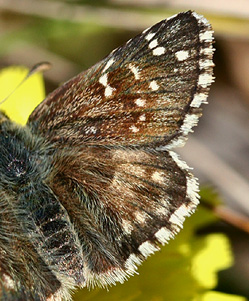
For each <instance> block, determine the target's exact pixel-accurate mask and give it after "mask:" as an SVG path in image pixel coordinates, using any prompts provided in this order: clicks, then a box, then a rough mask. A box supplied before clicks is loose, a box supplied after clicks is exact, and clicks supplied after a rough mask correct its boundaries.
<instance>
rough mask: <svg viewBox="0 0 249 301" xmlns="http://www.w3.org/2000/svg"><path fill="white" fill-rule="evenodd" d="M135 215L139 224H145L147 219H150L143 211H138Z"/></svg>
mask: <svg viewBox="0 0 249 301" xmlns="http://www.w3.org/2000/svg"><path fill="white" fill-rule="evenodd" d="M134 215H135V220H136V221H137V222H139V223H140V224H144V223H145V221H146V219H147V218H148V215H147V213H145V212H143V211H136V212H135V213H134Z"/></svg>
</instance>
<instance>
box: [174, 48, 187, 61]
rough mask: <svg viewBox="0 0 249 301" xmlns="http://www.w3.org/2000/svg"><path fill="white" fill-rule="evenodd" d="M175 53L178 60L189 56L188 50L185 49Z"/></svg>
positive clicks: (183, 59)
mask: <svg viewBox="0 0 249 301" xmlns="http://www.w3.org/2000/svg"><path fill="white" fill-rule="evenodd" d="M175 55H176V58H177V60H178V61H185V60H186V59H187V58H188V57H189V52H188V51H187V50H180V51H177V52H176V53H175Z"/></svg>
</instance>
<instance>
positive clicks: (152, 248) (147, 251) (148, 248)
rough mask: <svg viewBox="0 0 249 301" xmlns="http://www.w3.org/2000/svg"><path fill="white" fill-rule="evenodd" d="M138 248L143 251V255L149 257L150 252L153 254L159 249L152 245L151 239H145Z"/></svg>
mask: <svg viewBox="0 0 249 301" xmlns="http://www.w3.org/2000/svg"><path fill="white" fill-rule="evenodd" d="M138 250H139V251H140V252H141V254H142V255H143V256H145V257H147V256H149V255H150V254H153V253H154V252H155V251H157V250H158V248H156V247H155V246H154V245H152V244H151V243H150V242H149V241H145V242H144V243H142V244H141V245H140V246H139V248H138Z"/></svg>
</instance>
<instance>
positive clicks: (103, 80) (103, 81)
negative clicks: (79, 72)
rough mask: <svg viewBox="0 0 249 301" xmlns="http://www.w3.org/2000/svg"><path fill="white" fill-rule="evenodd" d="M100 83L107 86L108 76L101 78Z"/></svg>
mask: <svg viewBox="0 0 249 301" xmlns="http://www.w3.org/2000/svg"><path fill="white" fill-rule="evenodd" d="M99 82H100V83H101V84H102V85H103V86H105V87H106V86H107V74H104V75H102V76H101V77H100V78H99Z"/></svg>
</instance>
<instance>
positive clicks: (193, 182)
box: [187, 176, 200, 206]
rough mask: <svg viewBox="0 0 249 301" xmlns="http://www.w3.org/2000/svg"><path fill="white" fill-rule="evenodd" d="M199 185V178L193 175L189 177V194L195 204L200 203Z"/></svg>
mask: <svg viewBox="0 0 249 301" xmlns="http://www.w3.org/2000/svg"><path fill="white" fill-rule="evenodd" d="M198 192H199V185H198V182H197V179H196V178H195V177H193V176H188V177H187V196H188V197H189V198H190V200H191V201H192V202H193V204H194V206H196V205H198V204H199V198H200V196H199V194H198Z"/></svg>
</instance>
